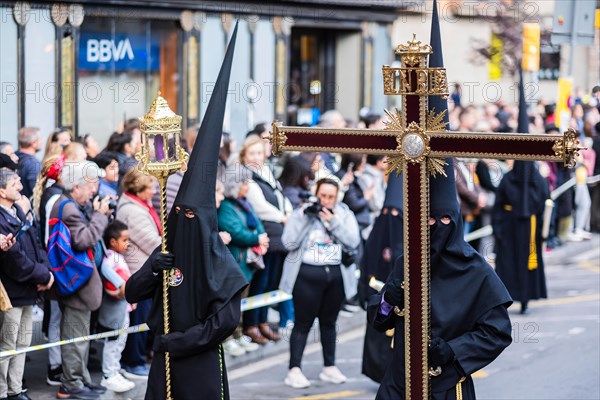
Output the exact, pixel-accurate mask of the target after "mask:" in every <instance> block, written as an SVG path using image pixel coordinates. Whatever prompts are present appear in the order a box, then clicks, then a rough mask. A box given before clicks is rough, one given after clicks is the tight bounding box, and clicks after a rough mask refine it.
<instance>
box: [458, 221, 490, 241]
mask: <svg viewBox="0 0 600 400" xmlns="http://www.w3.org/2000/svg"><path fill="white" fill-rule="evenodd" d="M493 232H494V230H493V229H492V226H491V225H486V226H484V227H483V228H479V229H477V230H476V231H473V232H469V233H467V234H466V235H465V242H471V241H473V240H477V239H481V238H484V237H486V236H490V235H491V234H492V233H493Z"/></svg>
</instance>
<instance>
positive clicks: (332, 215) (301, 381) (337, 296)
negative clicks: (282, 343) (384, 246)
mask: <svg viewBox="0 0 600 400" xmlns="http://www.w3.org/2000/svg"><path fill="white" fill-rule="evenodd" d="M338 191H339V187H338V184H337V182H336V181H334V180H331V179H321V180H319V181H318V182H317V190H316V197H317V199H316V200H315V201H313V202H307V203H306V204H304V205H303V206H302V207H300V208H298V209H297V210H295V211H294V212H293V213H292V215H291V216H290V218H289V219H288V222H287V224H286V226H285V228H284V230H283V235H282V241H283V243H284V245H285V247H286V248H287V250H288V251H289V254H288V255H287V257H286V259H285V263H284V266H283V275H282V277H281V284H280V289H282V290H284V291H285V292H287V293H292V294H293V296H294V308H295V310H296V323H295V325H294V329H293V331H292V335H291V337H290V364H289V368H290V369H289V372H288V375H287V377H286V378H285V384H286V385H288V386H291V387H293V388H305V387H308V386H310V382H309V380H308V379H307V378H306V377H305V376H304V374H303V373H302V371H301V362H302V354H303V353H304V348H305V346H306V341H307V339H308V333H309V331H310V328H311V327H312V324H313V322H314V320H315V318H318V319H319V328H320V333H321V345H322V346H323V361H324V368H323V371H322V372H321V373H320V375H319V378H321V380H323V381H325V382H331V383H343V382H345V381H346V377H345V376H344V375H343V374H342V373H341V372H340V370H339V369H338V368H337V367H336V366H335V342H336V330H335V324H336V321H337V316H338V313H339V311H340V308H341V307H342V303H343V301H344V299H345V298H351V297H352V296H354V295H355V294H356V278H355V276H354V265H353V262H352V261H350V260H349V258H350V257H348V255H349V254H351V253H352V252H353V251H354V250H355V249H356V247H358V244H359V242H360V235H359V231H358V224H357V222H356V218H355V217H354V214H353V213H352V212H351V211H350V210H349V209H348V207H347V206H346V205H345V204H343V203H340V202H338V201H337V196H338Z"/></svg>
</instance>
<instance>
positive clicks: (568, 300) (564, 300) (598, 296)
mask: <svg viewBox="0 0 600 400" xmlns="http://www.w3.org/2000/svg"><path fill="white" fill-rule="evenodd" d="M598 300H600V293H595V294H585V295H581V296H572V297H559V298H557V299H550V300H540V301H539V302H536V303H530V307H546V306H557V305H561V304H572V303H583V302H586V301H598ZM516 307H517V305H516V304H513V305H512V306H511V307H510V308H516Z"/></svg>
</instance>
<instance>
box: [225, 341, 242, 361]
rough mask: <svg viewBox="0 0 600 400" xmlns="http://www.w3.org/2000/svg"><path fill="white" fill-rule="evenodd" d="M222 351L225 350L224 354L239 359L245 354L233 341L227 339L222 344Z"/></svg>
mask: <svg viewBox="0 0 600 400" xmlns="http://www.w3.org/2000/svg"><path fill="white" fill-rule="evenodd" d="M223 350H225V354H228V355H230V356H233V357H239V356H242V355H244V354H246V350H244V348H243V347H242V346H240V345H239V344H238V342H236V341H235V339H229V340H226V341H225V342H223Z"/></svg>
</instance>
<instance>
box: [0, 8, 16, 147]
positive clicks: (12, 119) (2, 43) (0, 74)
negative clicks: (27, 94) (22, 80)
mask: <svg viewBox="0 0 600 400" xmlns="http://www.w3.org/2000/svg"><path fill="white" fill-rule="evenodd" d="M0 18H2V23H0V38H1V39H2V40H0V60H2V68H0V85H1V87H0V93H1V94H2V101H0V121H2V127H1V129H0V141H6V142H9V143H11V144H12V145H13V146H15V148H16V145H17V131H18V129H19V77H18V74H17V68H18V65H17V24H16V23H15V21H14V19H13V17H12V10H11V9H10V8H8V7H0Z"/></svg>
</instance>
